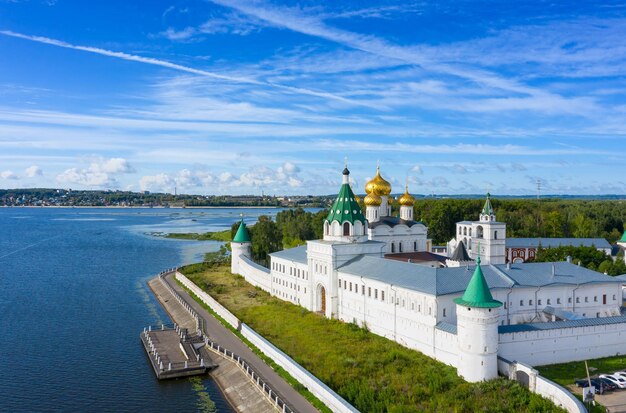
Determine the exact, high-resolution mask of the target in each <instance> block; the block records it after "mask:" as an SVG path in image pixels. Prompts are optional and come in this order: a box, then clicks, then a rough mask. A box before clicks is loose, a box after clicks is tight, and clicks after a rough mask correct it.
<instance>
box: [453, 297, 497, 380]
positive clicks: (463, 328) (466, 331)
mask: <svg viewBox="0 0 626 413" xmlns="http://www.w3.org/2000/svg"><path fill="white" fill-rule="evenodd" d="M456 317H457V337H458V340H459V364H458V368H457V372H458V374H459V376H461V377H463V378H464V379H465V380H467V381H469V382H478V381H483V380H490V379H493V378H496V377H498V317H499V308H475V307H473V308H470V307H466V306H463V305H458V304H457V306H456Z"/></svg>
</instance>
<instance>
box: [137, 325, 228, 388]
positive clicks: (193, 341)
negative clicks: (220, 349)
mask: <svg viewBox="0 0 626 413" xmlns="http://www.w3.org/2000/svg"><path fill="white" fill-rule="evenodd" d="M140 337H141V342H142V343H143V347H144V349H145V350H146V353H147V354H148V358H149V359H150V363H151V364H152V368H153V369H154V373H155V374H156V376H157V378H158V379H159V380H163V379H173V378H177V377H187V376H197V375H200V374H205V373H206V372H207V371H208V370H210V369H212V368H214V367H216V366H217V365H216V364H214V363H213V361H212V360H211V358H210V356H209V354H208V352H207V351H206V350H205V349H204V348H203V347H204V341H203V340H202V337H196V336H190V335H188V333H187V329H185V328H180V327H178V325H176V324H174V326H165V325H162V326H159V327H157V328H155V327H152V326H150V327H146V328H145V329H144V331H143V332H142V333H141V335H140Z"/></svg>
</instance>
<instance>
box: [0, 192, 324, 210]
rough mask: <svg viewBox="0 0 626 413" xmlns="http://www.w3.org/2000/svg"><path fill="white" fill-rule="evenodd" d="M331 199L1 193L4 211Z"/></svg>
mask: <svg viewBox="0 0 626 413" xmlns="http://www.w3.org/2000/svg"><path fill="white" fill-rule="evenodd" d="M331 200H332V198H331V197H330V196H328V197H326V196H312V195H306V196H289V197H286V196H269V195H182V194H181V195H178V194H176V195H175V194H167V193H151V192H148V191H144V192H130V191H86V190H72V189H39V188H32V189H0V206H3V207H22V206H30V207H47V206H52V207H90V206H91V207H161V208H170V207H171V208H186V207H221V206H223V207H239V206H240V207H253V206H255V207H287V208H288V207H326V206H328V205H330V202H331Z"/></svg>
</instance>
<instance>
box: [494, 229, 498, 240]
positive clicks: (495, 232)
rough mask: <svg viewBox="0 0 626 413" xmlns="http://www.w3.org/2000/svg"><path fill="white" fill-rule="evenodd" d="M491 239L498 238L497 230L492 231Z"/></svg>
mask: <svg viewBox="0 0 626 413" xmlns="http://www.w3.org/2000/svg"><path fill="white" fill-rule="evenodd" d="M493 239H498V231H493Z"/></svg>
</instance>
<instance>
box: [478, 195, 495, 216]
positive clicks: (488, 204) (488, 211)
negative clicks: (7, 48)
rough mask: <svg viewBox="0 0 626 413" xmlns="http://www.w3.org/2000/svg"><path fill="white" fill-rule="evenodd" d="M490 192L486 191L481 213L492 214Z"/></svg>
mask: <svg viewBox="0 0 626 413" xmlns="http://www.w3.org/2000/svg"><path fill="white" fill-rule="evenodd" d="M490 198H491V194H490V193H489V192H487V200H486V201H485V206H483V210H482V212H481V214H483V215H493V207H492V206H491V200H490Z"/></svg>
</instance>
